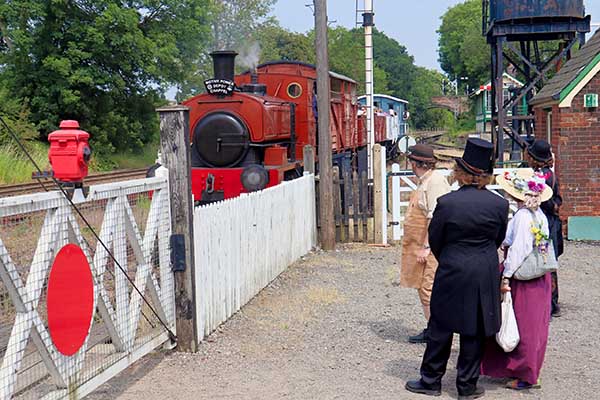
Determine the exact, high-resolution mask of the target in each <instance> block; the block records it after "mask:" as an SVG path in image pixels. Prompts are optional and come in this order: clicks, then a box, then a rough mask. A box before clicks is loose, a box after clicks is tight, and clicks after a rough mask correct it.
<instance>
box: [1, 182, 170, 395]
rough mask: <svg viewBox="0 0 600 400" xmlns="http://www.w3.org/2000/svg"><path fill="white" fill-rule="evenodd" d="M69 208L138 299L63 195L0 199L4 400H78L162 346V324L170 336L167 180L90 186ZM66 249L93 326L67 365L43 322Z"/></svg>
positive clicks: (166, 338)
mask: <svg viewBox="0 0 600 400" xmlns="http://www.w3.org/2000/svg"><path fill="white" fill-rule="evenodd" d="M76 203H77V206H78V208H79V209H80V210H81V213H82V214H83V215H84V216H85V218H86V219H87V220H88V221H89V222H90V224H91V226H92V227H93V229H94V230H95V231H96V232H97V234H98V235H99V237H100V238H101V239H102V241H103V242H104V244H105V245H106V247H107V248H108V249H109V250H110V252H111V253H112V254H113V255H114V256H115V257H116V259H117V260H118V262H119V264H120V265H121V266H122V267H123V268H124V270H125V271H126V273H127V274H128V276H129V277H130V279H132V280H133V281H134V282H135V285H136V287H137V289H138V290H139V292H138V291H137V290H134V289H133V288H132V286H131V284H130V283H129V281H128V279H127V278H126V277H125V274H124V273H123V272H122V271H121V270H119V269H118V268H117V267H116V266H115V263H114V262H113V260H112V258H111V257H109V254H108V252H107V251H106V249H105V248H104V247H103V246H102V245H100V244H99V243H98V242H97V240H96V238H95V237H94V236H93V235H91V230H90V229H89V227H87V226H86V225H85V224H83V222H82V219H81V217H80V216H79V215H78V214H77V213H76V212H75V211H74V209H73V208H72V206H71V205H70V204H69V203H68V201H67V200H66V199H65V198H64V196H63V195H62V194H61V193H60V192H58V191H54V192H48V193H41V194H32V195H25V196H16V197H9V198H1V199H0V228H1V229H0V361H1V364H0V399H1V400H7V399H12V398H19V399H67V398H68V399H76V398H81V397H83V396H85V395H86V394H88V393H90V392H91V391H92V390H94V389H95V388H96V387H98V386H100V385H101V384H103V383H104V382H106V381H107V380H108V379H110V378H111V377H113V376H115V375H116V374H117V373H119V372H120V371H122V370H124V369H125V368H127V367H128V366H130V365H131V364H132V363H134V362H135V361H136V360H138V359H139V358H141V357H142V356H144V355H145V354H148V353H150V352H151V351H153V350H154V349H156V348H157V347H160V346H161V345H163V344H164V343H165V342H169V335H168V333H167V330H166V329H165V328H164V326H163V324H165V325H166V326H167V327H168V328H169V329H170V330H171V331H173V332H174V330H175V301H174V290H173V284H174V282H173V273H172V272H171V268H170V249H169V236H170V232H171V222H170V211H169V210H170V209H169V193H168V186H167V182H166V180H165V179H163V178H151V179H141V180H134V181H128V182H119V183H113V184H107V185H99V186H93V187H91V188H90V193H89V195H88V196H87V198H85V199H84V198H83V197H80V198H79V199H78V200H76ZM67 244H69V246H74V245H76V246H77V247H79V248H80V249H81V251H82V252H83V254H85V258H86V259H87V262H88V264H89V269H90V272H91V277H92V281H93V311H92V317H91V324H90V327H89V329H88V331H87V335H86V336H85V342H84V344H83V345H82V346H81V347H80V348H79V350H78V351H77V352H76V353H75V354H73V355H65V354H63V353H62V352H61V351H60V350H59V348H57V346H56V345H55V343H54V341H53V336H52V334H53V332H54V331H52V327H49V325H48V321H47V315H46V314H47V310H46V305H47V302H48V301H47V300H48V295H47V293H46V291H47V285H48V276H49V274H50V272H51V269H52V267H53V265H54V264H53V263H54V260H55V257H56V254H57V253H58V252H59V250H61V248H63V246H66V245H67ZM78 267H79V268H87V267H86V266H85V265H78ZM74 284H76V283H74ZM140 293H141V294H142V295H143V296H144V297H145V298H147V301H148V302H149V303H150V304H151V306H149V305H148V304H145V302H144V301H143V299H142V297H141V296H140ZM149 307H152V309H154V312H152V310H151V309H150V308H149ZM70 317H71V316H66V318H70ZM157 317H159V318H160V320H162V322H161V321H160V320H158V318H157ZM69 323H70V322H69Z"/></svg>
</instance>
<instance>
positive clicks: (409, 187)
mask: <svg viewBox="0 0 600 400" xmlns="http://www.w3.org/2000/svg"><path fill="white" fill-rule="evenodd" d="M438 171H439V172H441V173H442V175H444V176H446V177H447V176H449V175H450V174H451V173H452V171H451V170H448V169H442V170H438ZM505 171H515V169H514V168H513V169H499V168H498V169H494V176H497V175H500V174H503V173H504V172H505ZM391 175H392V185H391V186H392V198H391V211H392V221H391V225H392V240H395V241H398V240H400V239H402V236H403V235H404V228H403V226H404V214H405V211H406V208H408V203H409V202H408V200H407V199H402V193H410V192H412V191H414V190H415V189H416V188H417V184H416V183H415V182H416V176H415V174H414V173H413V172H412V171H401V170H400V165H398V164H393V165H392V174H391ZM457 189H458V183H456V182H454V184H453V185H452V190H457ZM487 189H488V190H489V191H491V192H492V193H494V194H497V195H498V196H501V197H504V196H503V191H502V190H501V188H500V186H499V185H496V184H492V185H488V186H487ZM510 209H511V212H514V211H516V210H517V206H516V204H515V203H514V202H511V204H510Z"/></svg>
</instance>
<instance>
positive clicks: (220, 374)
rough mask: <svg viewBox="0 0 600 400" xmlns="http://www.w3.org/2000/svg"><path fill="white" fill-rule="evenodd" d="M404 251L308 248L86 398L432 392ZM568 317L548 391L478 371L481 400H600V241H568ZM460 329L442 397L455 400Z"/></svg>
mask: <svg viewBox="0 0 600 400" xmlns="http://www.w3.org/2000/svg"><path fill="white" fill-rule="evenodd" d="M399 251H400V250H399V248H398V247H391V248H376V247H369V246H364V245H346V246H340V247H339V250H338V251H335V252H328V253H325V252H317V253H313V254H310V255H307V256H306V257H305V258H304V259H303V260H301V261H299V262H297V263H296V264H294V265H292V266H291V267H290V268H288V270H287V271H286V272H284V273H283V274H282V275H281V276H280V277H279V278H277V279H276V280H275V281H273V282H272V284H271V285H270V286H269V287H267V288H266V289H265V290H263V291H262V292H261V293H260V294H259V295H258V296H257V297H255V298H254V299H253V300H252V301H251V302H250V303H249V304H248V305H247V306H245V307H244V308H243V309H242V310H241V311H240V312H239V313H238V314H236V315H235V316H234V317H232V318H231V320H229V321H228V322H227V323H225V324H224V325H222V326H221V327H220V328H219V329H218V330H217V331H216V332H215V333H214V334H213V335H211V337H210V338H209V339H208V340H207V341H205V342H204V343H202V344H201V345H200V349H199V352H198V353H196V354H183V353H176V352H168V353H167V352H156V353H153V354H151V355H149V356H147V357H145V358H144V359H143V360H141V361H139V362H138V363H136V364H134V365H133V366H132V367H130V368H129V369H128V370H126V371H125V372H123V373H122V374H120V375H119V376H118V377H117V378H115V379H113V380H111V381H110V382H109V383H108V384H105V385H104V386H102V387H101V388H99V389H98V390H97V391H96V392H94V393H93V394H92V395H90V396H88V399H92V400H99V399H114V398H118V399H121V400H133V399H136V400H137V399H143V400H165V399H190V400H192V399H194V400H197V399H257V400H258V399H261V400H264V399H294V400H295V399H298V400H300V399H319V400H321V399H426V398H428V397H426V396H422V395H414V394H411V393H408V392H406V391H405V390H404V384H405V383H406V381H407V380H411V379H415V378H417V377H418V376H419V374H418V371H419V366H420V362H421V357H422V355H423V351H424V349H425V346H424V345H420V344H417V345H415V344H409V343H408V342H407V336H408V335H412V334H415V333H418V332H419V331H420V330H421V329H423V328H424V326H425V320H424V318H423V316H422V310H421V306H420V303H419V300H418V296H417V293H416V291H415V290H414V289H404V288H400V287H398V285H397V281H398V268H399V262H400V261H399ZM560 261H561V270H560V272H559V284H560V295H561V306H562V313H563V315H562V317H560V318H554V319H553V321H552V322H551V325H550V338H549V344H548V351H547V353H546V361H545V364H544V368H543V371H542V389H532V390H528V391H523V392H515V391H511V390H509V389H505V388H504V387H503V383H504V381H503V380H492V379H489V378H485V377H484V378H482V379H481V380H480V384H481V385H483V386H484V387H485V388H486V391H487V393H486V396H485V397H484V398H485V399H490V400H491V399H502V400H508V399H549V400H550V399H560V400H569V399H599V398H600V363H599V359H600V346H599V344H598V341H599V335H600V317H599V312H598V311H599V310H598V307H599V306H600V274H599V271H600V270H599V266H600V244H585V243H568V244H567V246H566V252H565V254H564V255H563V256H562V257H561V260H560ZM457 346H458V338H457V337H455V340H454V347H453V353H452V356H451V358H450V362H449V365H448V372H447V374H446V376H445V377H444V380H443V389H442V396H441V397H437V398H439V399H456V397H457V393H456V388H455V386H454V380H455V378H456V371H455V362H456V357H457Z"/></svg>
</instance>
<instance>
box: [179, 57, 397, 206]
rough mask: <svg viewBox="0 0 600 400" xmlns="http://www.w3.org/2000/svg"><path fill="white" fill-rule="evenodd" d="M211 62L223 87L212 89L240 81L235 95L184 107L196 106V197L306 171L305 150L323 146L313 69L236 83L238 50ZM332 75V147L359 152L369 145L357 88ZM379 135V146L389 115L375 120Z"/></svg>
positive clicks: (207, 97) (276, 70)
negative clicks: (301, 170)
mask: <svg viewBox="0 0 600 400" xmlns="http://www.w3.org/2000/svg"><path fill="white" fill-rule="evenodd" d="M213 58H214V65H215V78H216V79H215V80H213V81H216V80H223V81H219V82H211V85H212V84H214V85H215V86H218V85H223V86H224V87H225V86H227V85H226V84H227V82H229V81H234V80H235V86H236V88H237V89H236V90H235V91H233V92H230V91H224V92H223V93H221V92H217V93H213V94H211V93H206V94H201V95H198V96H195V97H192V98H191V99H189V100H187V101H185V102H184V103H183V104H184V105H186V106H188V107H189V108H190V137H191V142H192V191H193V193H194V198H195V200H196V201H201V202H211V201H216V200H221V199H228V198H232V197H236V196H239V195H240V193H246V192H249V191H252V190H258V189H262V188H264V187H270V186H274V185H277V184H279V183H280V182H281V181H283V180H284V179H285V177H286V173H287V174H290V173H292V172H294V170H295V169H298V168H299V167H301V160H302V157H303V147H304V146H305V145H312V146H315V147H316V145H317V118H316V115H315V113H316V78H317V76H316V69H315V67H314V66H312V65H309V64H305V63H300V62H286V61H282V62H272V63H266V64H263V65H260V66H258V67H257V69H256V70H254V71H248V72H245V73H243V74H241V75H238V76H235V77H234V76H233V62H234V61H233V60H234V58H235V53H234V52H215V53H213ZM330 77H331V83H330V86H331V112H330V127H331V128H330V129H331V135H332V149H333V152H334V153H342V152H347V151H351V152H355V151H356V150H357V149H360V148H364V147H365V146H366V145H367V135H366V129H365V116H364V115H359V113H358V109H359V108H358V107H359V105H358V101H357V96H356V89H357V83H356V82H355V81H353V80H352V79H350V78H347V77H344V76H342V75H339V74H335V73H330ZM230 86H231V87H230V88H229V89H231V88H233V85H230ZM207 87H208V84H207ZM211 88H212V86H211ZM375 130H376V132H375V138H376V141H383V140H385V137H386V132H385V130H386V120H385V117H379V116H376V118H375ZM260 168H262V169H263V170H264V171H263V170H261V169H260ZM215 193H217V195H215Z"/></svg>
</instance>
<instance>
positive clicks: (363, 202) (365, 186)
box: [360, 171, 369, 243]
mask: <svg viewBox="0 0 600 400" xmlns="http://www.w3.org/2000/svg"><path fill="white" fill-rule="evenodd" d="M360 187H361V189H362V196H361V199H360V208H361V210H360V212H361V217H362V233H363V234H362V241H363V242H365V243H368V242H369V230H368V227H367V219H368V216H369V179H368V177H367V171H363V172H362V173H361V176H360Z"/></svg>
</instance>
